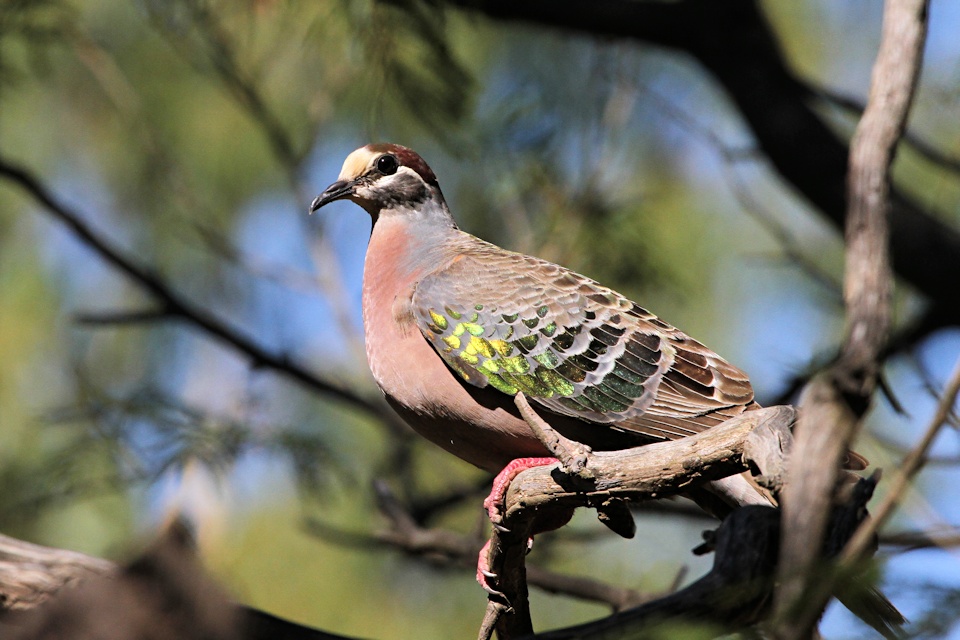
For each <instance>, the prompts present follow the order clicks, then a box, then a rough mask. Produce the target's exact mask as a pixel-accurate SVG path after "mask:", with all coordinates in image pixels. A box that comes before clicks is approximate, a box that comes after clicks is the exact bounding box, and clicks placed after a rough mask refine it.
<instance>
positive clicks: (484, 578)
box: [477, 538, 533, 596]
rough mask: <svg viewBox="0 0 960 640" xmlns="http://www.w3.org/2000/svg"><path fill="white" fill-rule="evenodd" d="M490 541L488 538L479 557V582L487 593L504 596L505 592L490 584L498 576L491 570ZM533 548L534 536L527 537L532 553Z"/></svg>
mask: <svg viewBox="0 0 960 640" xmlns="http://www.w3.org/2000/svg"><path fill="white" fill-rule="evenodd" d="M490 542H491V541H490V540H487V542H486V544H484V545H483V548H482V549H480V557H478V558H477V582H479V583H480V586H481V587H483V590H484V591H486V592H487V593H490V594H493V595H495V596H503V593H501V592H500V591H498V590H497V589H496V588H495V587H494V586H493V585H491V584H490V580H494V579H496V577H497V574H495V573H494V572H493V571H491V570H490ZM532 548H533V538H527V553H530V549H532Z"/></svg>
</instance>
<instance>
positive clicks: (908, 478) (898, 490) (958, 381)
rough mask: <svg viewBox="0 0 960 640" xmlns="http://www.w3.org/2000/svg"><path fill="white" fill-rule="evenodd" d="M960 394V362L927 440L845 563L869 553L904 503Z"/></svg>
mask: <svg viewBox="0 0 960 640" xmlns="http://www.w3.org/2000/svg"><path fill="white" fill-rule="evenodd" d="M958 393H960V361H958V362H957V365H956V367H955V368H954V371H953V375H952V376H951V377H950V381H949V382H948V383H947V387H946V389H944V392H943V396H942V397H941V398H940V402H939V403H938V405H937V411H936V413H935V414H934V416H933V418H932V419H931V420H930V424H929V425H928V426H927V429H926V431H925V432H924V434H923V437H922V438H920V442H919V443H917V446H916V447H915V448H914V449H913V450H912V451H911V452H910V453H909V454H908V455H907V457H906V458H904V460H903V462H902V463H901V464H900V466H899V467H897V475H896V476H894V478H893V481H892V482H891V483H890V488H889V489H888V490H887V494H886V495H885V496H884V498H883V501H882V502H881V503H880V505H879V506H878V507H877V509H876V511H875V512H874V515H873V519H872V520H871V521H870V522H868V523H866V524H865V525H864V526H863V527H861V528H860V530H859V531H857V533H856V535H855V536H854V537H853V539H851V540H850V542H849V543H848V544H847V548H846V549H845V550H844V552H843V556H842V557H841V561H843V562H846V563H848V564H851V563H854V562H856V561H857V560H858V559H859V558H860V557H862V556H863V555H864V553H866V551H867V548H868V547H869V545H870V544H871V542H872V541H873V539H874V537H875V536H876V534H877V531H878V530H879V529H880V527H881V526H883V524H884V523H885V522H886V521H887V519H888V518H889V517H890V515H891V514H892V513H893V510H894V509H895V508H896V507H897V505H899V504H900V500H901V499H902V498H903V493H904V491H906V489H907V487H908V486H909V485H910V482H912V481H913V478H914V476H916V475H917V473H918V472H919V471H920V470H921V469H922V468H923V465H924V462H925V460H926V456H927V452H928V451H929V450H930V447H931V445H933V439H934V438H935V437H936V436H937V434H938V433H939V432H940V429H941V428H942V427H943V426H944V425H945V424H947V420H948V418H949V416H950V414H951V413H952V411H953V405H954V403H955V402H956V401H957V394H958Z"/></svg>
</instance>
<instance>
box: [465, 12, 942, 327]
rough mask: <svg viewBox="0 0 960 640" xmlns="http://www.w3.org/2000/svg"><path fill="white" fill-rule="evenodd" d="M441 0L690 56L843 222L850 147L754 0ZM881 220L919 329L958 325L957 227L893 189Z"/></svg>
mask: <svg viewBox="0 0 960 640" xmlns="http://www.w3.org/2000/svg"><path fill="white" fill-rule="evenodd" d="M447 2H448V4H451V5H453V6H456V7H460V8H462V9H465V10H468V11H476V12H479V13H483V14H485V15H487V16H489V17H491V18H494V19H498V20H512V21H523V22H528V23H533V24H538V25H541V26H547V27H554V28H559V29H565V30H569V31H574V32H579V33H589V34H592V35H595V36H600V37H604V38H610V37H612V38H625V39H628V40H634V41H640V42H646V43H650V44H654V45H659V46H663V47H667V48H670V49H675V50H678V51H681V52H684V53H687V54H689V55H690V56H692V57H693V58H694V59H695V60H696V61H697V62H699V63H700V64H701V65H703V67H704V68H705V69H706V70H707V71H708V72H710V73H711V74H713V76H714V77H715V78H716V79H717V81H718V82H719V83H720V84H721V85H722V86H723V88H724V89H725V90H726V91H727V93H728V95H729V96H730V98H731V100H732V101H733V102H734V103H735V105H736V106H737V108H738V109H739V111H740V113H741V114H742V116H743V118H744V119H745V121H746V124H747V125H748V126H749V127H750V128H751V130H752V132H753V134H754V136H755V137H756V141H757V145H758V147H759V150H760V152H761V153H762V154H763V155H764V156H765V157H766V158H767V159H768V160H769V161H770V163H771V164H772V165H773V167H774V169H775V170H776V171H778V172H779V173H780V175H782V176H783V177H784V179H785V180H786V181H787V182H789V183H790V184H792V185H793V187H795V188H796V189H797V191H798V192H799V193H800V194H802V195H803V196H804V197H805V198H806V199H807V200H808V201H809V202H810V203H811V204H812V205H813V206H814V207H817V208H818V209H819V210H820V211H821V212H822V213H823V215H824V216H825V217H826V218H827V219H829V220H830V221H831V222H832V223H833V224H834V225H836V226H837V227H843V226H844V225H845V220H846V186H845V185H846V182H845V181H846V176H847V169H848V156H849V149H848V147H847V145H846V143H844V142H843V141H841V140H839V139H838V137H837V136H836V134H835V133H834V131H833V130H832V129H831V127H830V126H829V125H828V124H827V123H826V122H825V121H824V119H823V118H822V117H821V116H820V114H818V113H817V110H816V108H815V106H814V105H813V104H811V103H812V102H814V101H812V100H810V97H811V95H812V94H811V91H810V89H809V87H808V86H807V85H806V83H805V82H804V81H802V80H801V79H800V78H798V77H797V75H796V74H795V73H794V72H793V71H792V70H791V69H790V67H789V61H788V60H787V59H786V56H785V54H784V51H783V49H782V47H781V46H780V44H779V43H778V41H777V36H776V33H775V31H774V30H773V28H772V27H771V25H770V23H769V22H768V21H767V19H766V17H765V16H764V13H763V10H762V6H761V3H759V2H757V1H756V0H727V1H726V2H715V1H714V0H680V1H678V2H633V1H629V0H595V1H594V2H590V3H575V2H561V3H557V2H554V1H553V0H527V1H525V2H510V1H505V0H447ZM890 225H891V231H892V233H891V254H892V258H893V264H894V267H895V268H896V271H897V274H898V275H900V276H901V277H903V278H904V279H905V280H907V281H909V282H910V284H912V285H913V286H914V287H916V288H917V290H918V291H921V292H922V293H923V294H925V295H926V296H927V297H928V298H929V299H930V301H931V303H932V304H931V309H930V310H929V312H928V317H927V322H926V324H925V329H926V333H924V334H922V335H927V334H928V333H929V332H930V331H932V330H934V329H936V328H939V327H943V326H952V325H957V324H960V297H958V296H956V295H955V293H956V292H955V286H954V283H955V280H956V274H957V273H960V230H958V229H957V228H954V227H951V226H949V225H947V224H945V223H944V222H943V221H942V220H940V219H938V218H937V216H936V215H932V214H931V213H930V212H928V211H927V210H926V209H925V208H924V207H923V206H922V205H921V204H920V203H918V202H916V201H914V200H912V199H910V198H909V197H908V196H907V195H905V194H903V193H902V192H900V191H898V190H897V189H895V188H894V189H892V190H891V195H890ZM920 337H922V336H920Z"/></svg>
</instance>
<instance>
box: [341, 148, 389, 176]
mask: <svg viewBox="0 0 960 640" xmlns="http://www.w3.org/2000/svg"><path fill="white" fill-rule="evenodd" d="M379 155H380V154H379V153H371V152H370V151H368V150H367V149H366V147H360V148H359V149H357V150H356V151H354V152H353V153H351V154H350V155H348V156H347V159H346V160H344V161H343V169H341V170H340V176H339V178H337V179H338V180H347V181H349V180H356V179H357V178H359V177H360V176H362V175H363V174H365V173H366V172H367V170H368V169H369V168H370V165H371V164H372V163H373V159H374V158H375V157H378V156H379Z"/></svg>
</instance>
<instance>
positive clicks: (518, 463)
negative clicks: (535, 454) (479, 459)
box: [483, 458, 557, 525]
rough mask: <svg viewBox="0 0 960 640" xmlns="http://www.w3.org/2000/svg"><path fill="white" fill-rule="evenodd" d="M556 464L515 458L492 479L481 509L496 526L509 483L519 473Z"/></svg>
mask: <svg viewBox="0 0 960 640" xmlns="http://www.w3.org/2000/svg"><path fill="white" fill-rule="evenodd" d="M556 462H557V459H556V458H517V459H516V460H514V461H513V462H511V463H510V464H508V465H507V466H505V467H504V468H503V471H501V472H500V473H498V474H497V477H496V478H494V479H493V488H492V489H491V490H490V495H489V496H487V499H486V500H484V501H483V508H484V509H486V510H487V515H488V516H490V521H491V522H493V524H494V525H498V524H500V521H501V520H503V514H502V513H501V510H502V508H503V503H504V501H505V500H506V497H507V489H509V488H510V483H511V482H513V479H514V478H516V477H517V475H519V474H520V472H522V471H526V470H527V469H532V468H533V467H543V466H546V465H550V464H555V463H556Z"/></svg>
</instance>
